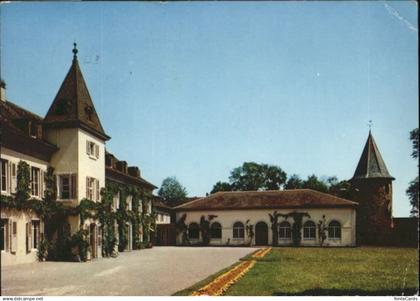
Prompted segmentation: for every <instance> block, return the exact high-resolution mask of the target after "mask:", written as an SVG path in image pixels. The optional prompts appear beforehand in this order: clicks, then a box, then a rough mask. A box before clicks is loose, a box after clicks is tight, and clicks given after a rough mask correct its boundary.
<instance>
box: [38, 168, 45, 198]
mask: <svg viewBox="0 0 420 301" xmlns="http://www.w3.org/2000/svg"><path fill="white" fill-rule="evenodd" d="M39 195H40V197H41V198H43V197H44V171H43V170H42V169H40V171H39Z"/></svg>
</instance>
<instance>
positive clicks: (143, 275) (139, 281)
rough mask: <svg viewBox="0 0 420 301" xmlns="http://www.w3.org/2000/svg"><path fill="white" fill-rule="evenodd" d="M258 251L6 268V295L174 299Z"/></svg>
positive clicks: (157, 252)
mask: <svg viewBox="0 0 420 301" xmlns="http://www.w3.org/2000/svg"><path fill="white" fill-rule="evenodd" d="M253 251H255V248H227V247H224V248H218V247H154V248H152V249H145V250H140V251H132V252H125V253H121V254H120V256H119V257H117V258H103V259H97V260H93V261H90V262H86V263H73V262H42V263H38V262H37V263H30V264H21V265H16V266H9V267H1V294H2V295H45V296H61V295H75V296H83V295H85V296H103V295H117V296H168V295H172V294H173V293H175V292H177V291H179V290H181V289H184V288H187V287H189V286H191V285H193V284H194V283H196V282H198V281H200V280H202V279H204V278H206V277H208V276H210V275H211V274H214V273H216V272H218V271H219V270H221V269H223V268H225V267H227V266H229V265H231V264H233V263H234V262H236V261H237V260H238V259H239V258H241V257H243V256H245V255H247V254H249V253H251V252H253Z"/></svg>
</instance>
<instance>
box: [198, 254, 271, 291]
mask: <svg viewBox="0 0 420 301" xmlns="http://www.w3.org/2000/svg"><path fill="white" fill-rule="evenodd" d="M270 251H271V248H266V249H260V250H258V251H257V252H255V254H253V255H252V258H256V259H257V258H262V257H264V256H265V255H267V253H268V252H270ZM255 262H256V261H255V260H248V261H243V262H241V263H239V264H238V265H236V266H235V267H233V268H232V269H231V270H229V271H227V272H226V273H224V274H222V275H220V276H219V277H217V278H216V279H214V280H213V281H212V282H210V283H209V284H207V285H206V286H204V287H202V288H200V289H199V290H197V291H195V292H193V293H192V296H221V295H223V293H224V292H225V291H226V290H227V289H228V288H229V287H230V286H231V285H232V284H234V283H235V282H236V281H238V280H239V279H240V278H241V277H242V276H243V275H245V274H246V273H247V272H248V271H249V270H250V269H251V268H252V267H253V266H254V265H255Z"/></svg>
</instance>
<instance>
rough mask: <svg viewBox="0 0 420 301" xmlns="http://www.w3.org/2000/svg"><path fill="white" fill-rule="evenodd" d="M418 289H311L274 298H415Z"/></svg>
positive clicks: (276, 293) (279, 294) (276, 294)
mask: <svg viewBox="0 0 420 301" xmlns="http://www.w3.org/2000/svg"><path fill="white" fill-rule="evenodd" d="M418 291H419V290H418V288H406V289H404V290H377V291H366V290H356V289H354V290H341V289H310V290H306V291H302V292H299V293H286V292H274V293H273V296H413V295H418Z"/></svg>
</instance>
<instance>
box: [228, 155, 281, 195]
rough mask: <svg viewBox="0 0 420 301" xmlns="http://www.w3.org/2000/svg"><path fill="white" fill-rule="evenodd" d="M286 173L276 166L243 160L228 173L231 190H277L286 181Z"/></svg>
mask: <svg viewBox="0 0 420 301" xmlns="http://www.w3.org/2000/svg"><path fill="white" fill-rule="evenodd" d="M286 179H287V175H286V173H285V172H284V171H283V170H282V169H281V168H280V167H278V166H274V165H268V164H258V163H255V162H244V163H243V164H242V166H239V167H236V168H234V169H233V170H232V172H231V173H230V177H229V180H230V185H231V186H232V190H237V191H251V190H278V189H280V187H281V186H282V185H283V184H284V183H285V182H286Z"/></svg>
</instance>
